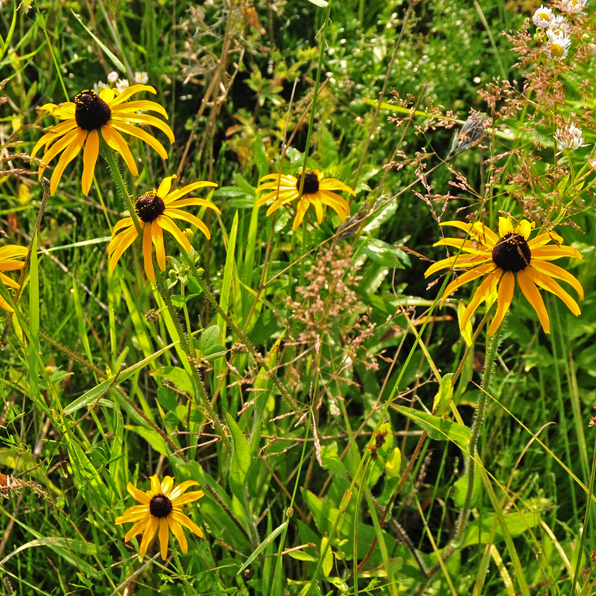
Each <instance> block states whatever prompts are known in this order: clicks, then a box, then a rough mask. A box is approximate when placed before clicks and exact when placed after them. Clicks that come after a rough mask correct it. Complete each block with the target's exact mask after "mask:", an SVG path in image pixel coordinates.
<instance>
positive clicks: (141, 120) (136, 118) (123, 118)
mask: <svg viewBox="0 0 596 596" xmlns="http://www.w3.org/2000/svg"><path fill="white" fill-rule="evenodd" d="M114 122H129V123H131V124H147V125H149V126H154V127H155V128H158V129H159V130H161V132H163V133H164V134H165V135H166V136H167V137H168V139H169V141H170V143H173V142H174V141H175V140H176V139H175V137H174V133H173V131H172V129H171V128H170V127H169V126H168V125H167V124H166V123H165V122H164V121H163V120H160V119H159V118H156V117H155V116H150V115H149V114H122V113H119V112H114V113H113V114H112V119H111V120H110V123H112V124H113V123H114Z"/></svg>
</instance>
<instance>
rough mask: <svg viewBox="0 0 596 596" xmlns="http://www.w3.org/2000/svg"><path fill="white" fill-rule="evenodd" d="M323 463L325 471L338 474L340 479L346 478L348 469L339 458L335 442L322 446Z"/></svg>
mask: <svg viewBox="0 0 596 596" xmlns="http://www.w3.org/2000/svg"><path fill="white" fill-rule="evenodd" d="M321 461H322V462H323V468H325V470H329V472H331V473H332V474H337V475H338V476H339V477H340V478H345V477H346V468H345V466H344V464H343V462H342V461H341V459H340V457H339V454H338V451H337V443H336V442H335V441H333V442H331V443H328V444H326V445H322V446H321Z"/></svg>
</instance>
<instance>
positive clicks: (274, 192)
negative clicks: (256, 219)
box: [257, 170, 356, 230]
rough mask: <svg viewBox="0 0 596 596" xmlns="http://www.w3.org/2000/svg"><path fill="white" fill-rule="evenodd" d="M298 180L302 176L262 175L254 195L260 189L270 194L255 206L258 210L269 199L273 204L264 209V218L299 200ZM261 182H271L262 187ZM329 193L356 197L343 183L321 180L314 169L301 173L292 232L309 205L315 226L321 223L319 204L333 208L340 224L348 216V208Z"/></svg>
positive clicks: (321, 215) (338, 197)
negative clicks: (301, 183)
mask: <svg viewBox="0 0 596 596" xmlns="http://www.w3.org/2000/svg"><path fill="white" fill-rule="evenodd" d="M301 177H302V173H299V174H298V178H296V177H295V176H289V175H287V174H268V175H267V176H263V177H262V178H261V180H260V186H259V187H258V188H257V192H261V191H263V190H269V191H271V192H268V193H267V194H266V195H264V196H262V197H261V198H260V199H258V200H257V207H260V206H261V205H263V204H265V203H266V202H267V201H270V200H271V199H275V202H274V203H273V204H272V205H271V206H270V207H269V209H268V210H267V216H269V215H271V214H272V213H273V212H274V211H277V209H279V208H280V207H281V206H282V205H287V204H288V203H291V202H292V201H295V200H297V199H298V198H299V197H300V180H301ZM263 180H272V182H265V184H263ZM332 190H342V191H345V192H349V193H350V194H351V195H355V194H356V193H355V192H354V191H353V190H352V189H351V188H350V187H349V186H348V185H347V184H344V183H343V182H340V181H339V180H336V179H335V178H327V179H325V178H324V177H323V173H322V172H319V171H318V170H314V171H312V170H306V173H305V174H304V188H303V192H302V198H301V199H300V201H299V203H298V205H297V207H296V217H295V218H294V224H293V225H292V229H293V230H297V229H298V226H299V225H300V223H301V222H302V220H303V218H304V215H305V214H306V212H307V210H308V208H309V207H310V206H311V205H313V207H314V208H315V213H316V214H317V221H318V222H319V223H321V222H322V221H323V205H328V206H329V207H331V208H332V209H334V210H335V211H336V212H337V214H338V215H339V217H340V219H341V220H342V221H344V220H345V219H346V217H347V216H348V215H349V213H350V206H349V205H348V203H347V202H346V200H345V199H343V198H342V197H340V196H339V195H338V194H335V193H334V192H331V191H332Z"/></svg>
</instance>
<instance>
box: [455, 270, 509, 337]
mask: <svg viewBox="0 0 596 596" xmlns="http://www.w3.org/2000/svg"><path fill="white" fill-rule="evenodd" d="M502 274H503V270H502V269H495V271H493V272H492V273H490V274H489V275H488V276H487V278H486V279H485V280H484V281H483V282H482V283H481V284H480V285H479V286H478V289H477V290H476V292H475V293H474V296H473V297H472V300H471V301H470V304H468V306H467V308H466V310H464V313H463V315H462V316H461V319H460V321H459V327H460V329H465V328H466V326H467V324H468V323H469V322H470V319H471V318H472V315H473V314H474V313H475V312H476V310H477V309H478V307H479V306H480V305H481V304H482V303H483V302H484V301H485V300H486V299H487V298H488V297H489V296H490V295H491V294H492V293H493V292H494V291H495V288H496V287H497V284H498V283H499V279H500V278H501V275H502Z"/></svg>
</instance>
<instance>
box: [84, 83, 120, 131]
mask: <svg viewBox="0 0 596 596" xmlns="http://www.w3.org/2000/svg"><path fill="white" fill-rule="evenodd" d="M75 104H76V108H75V120H76V122H77V125H78V126H79V128H82V129H83V130H99V129H100V128H101V127H102V126H105V125H106V124H107V123H108V122H109V121H110V118H111V117H112V110H111V109H110V106H109V105H108V104H107V103H106V102H105V101H104V100H103V99H101V97H99V95H97V93H95V91H93V90H90V89H87V90H85V91H82V92H81V93H79V94H78V95H77V96H76V97H75Z"/></svg>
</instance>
